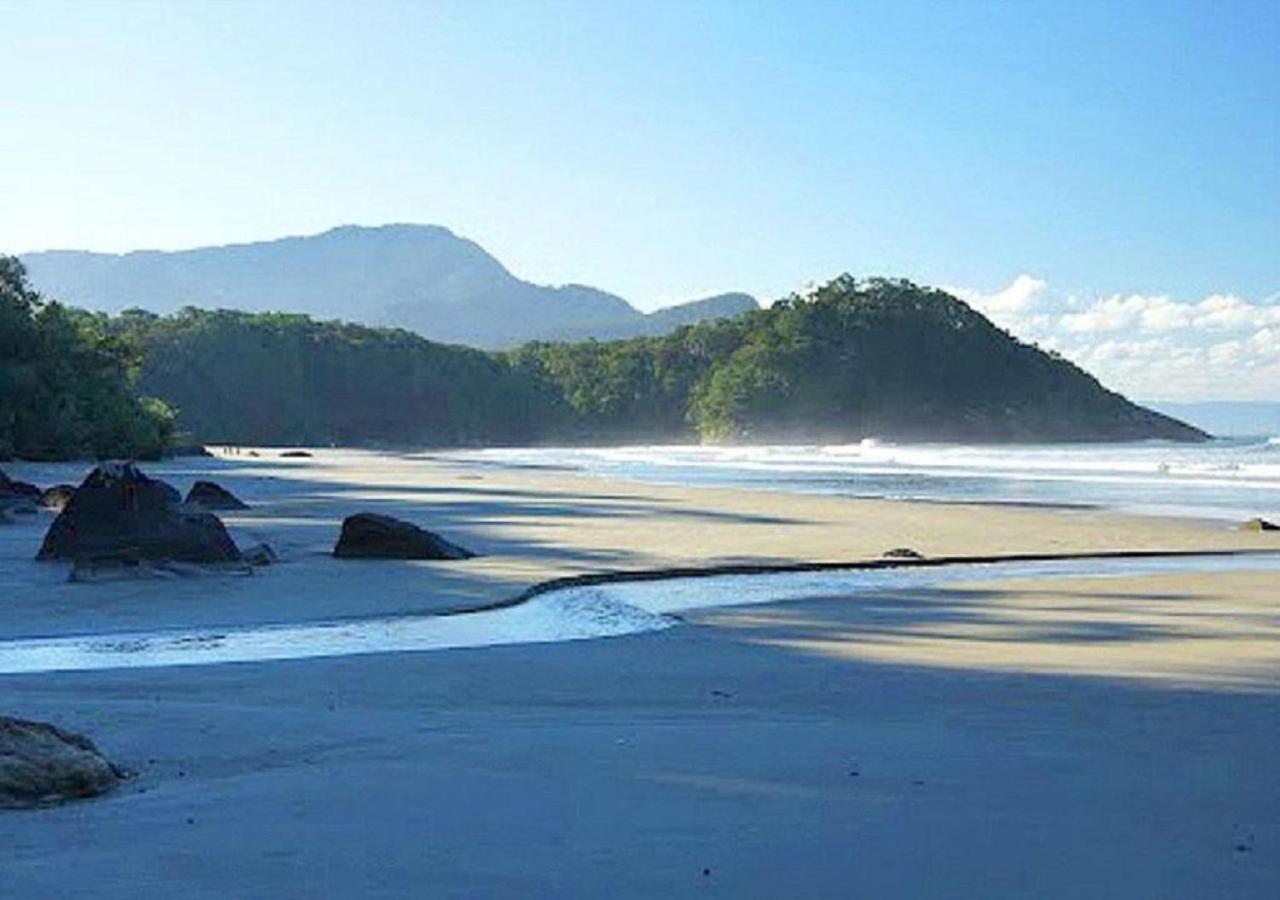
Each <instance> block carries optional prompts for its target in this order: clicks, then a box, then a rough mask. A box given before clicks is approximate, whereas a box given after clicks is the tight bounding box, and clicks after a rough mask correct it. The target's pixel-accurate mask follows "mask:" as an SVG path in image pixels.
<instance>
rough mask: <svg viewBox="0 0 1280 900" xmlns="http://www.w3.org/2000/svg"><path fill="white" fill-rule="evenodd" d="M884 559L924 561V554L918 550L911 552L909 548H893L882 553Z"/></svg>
mask: <svg viewBox="0 0 1280 900" xmlns="http://www.w3.org/2000/svg"><path fill="white" fill-rule="evenodd" d="M883 555H884V557H885V559H924V554H923V553H921V552H920V551H919V550H912V549H911V548H910V547H894V548H893V549H892V550H886V551H884V554H883Z"/></svg>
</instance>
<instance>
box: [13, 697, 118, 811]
mask: <svg viewBox="0 0 1280 900" xmlns="http://www.w3.org/2000/svg"><path fill="white" fill-rule="evenodd" d="M123 777H124V772H122V771H121V770H120V769H118V768H116V767H115V766H113V765H112V764H111V763H110V762H108V761H107V760H106V759H104V758H103V756H102V754H101V753H99V752H98V748H97V747H95V746H94V745H93V741H91V740H89V739H88V738H86V737H83V736H82V735H79V734H73V733H72V732H69V731H63V730H62V729H61V728H58V727H57V726H54V725H47V724H45V723H43V722H28V721H25V720H23V719H11V718H9V717H7V716H0V807H3V808H10V809H12V808H21V807H29V806H41V805H44V804H48V803H57V802H60V801H63V800H76V799H80V798H83V797H96V796H98V795H99V794H101V793H104V792H106V791H109V790H111V788H113V787H115V785H116V784H117V783H118V782H119V781H120V779H121V778H123Z"/></svg>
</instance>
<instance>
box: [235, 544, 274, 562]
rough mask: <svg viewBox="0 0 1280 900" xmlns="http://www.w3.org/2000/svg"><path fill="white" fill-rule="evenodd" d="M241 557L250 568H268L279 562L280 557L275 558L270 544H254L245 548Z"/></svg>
mask: <svg viewBox="0 0 1280 900" xmlns="http://www.w3.org/2000/svg"><path fill="white" fill-rule="evenodd" d="M241 555H242V556H243V557H244V561H245V562H247V563H248V564H249V565H251V566H269V565H272V564H274V563H276V562H279V561H280V557H278V556H276V551H274V550H272V549H271V545H270V544H254V545H253V546H252V547H246V548H245V549H244V550H243V551H242V552H241Z"/></svg>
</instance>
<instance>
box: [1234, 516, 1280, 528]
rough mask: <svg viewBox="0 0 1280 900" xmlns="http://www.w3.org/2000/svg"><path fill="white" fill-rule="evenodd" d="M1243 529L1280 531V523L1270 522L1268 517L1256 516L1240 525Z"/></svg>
mask: <svg viewBox="0 0 1280 900" xmlns="http://www.w3.org/2000/svg"><path fill="white" fill-rule="evenodd" d="M1240 529H1241V530H1242V531H1280V525H1277V524H1276V523H1275V522H1269V521H1267V520H1266V519H1261V518H1255V519H1249V520H1248V521H1246V522H1245V523H1244V524H1242V525H1241V526H1240Z"/></svg>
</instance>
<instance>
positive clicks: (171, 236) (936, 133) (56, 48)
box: [0, 0, 1280, 394]
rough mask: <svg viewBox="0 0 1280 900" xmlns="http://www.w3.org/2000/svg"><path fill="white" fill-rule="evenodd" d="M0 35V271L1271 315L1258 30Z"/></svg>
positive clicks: (1263, 31)
mask: <svg viewBox="0 0 1280 900" xmlns="http://www.w3.org/2000/svg"><path fill="white" fill-rule="evenodd" d="M0 16H2V18H0V21H3V22H4V29H3V33H2V34H0V79H2V80H3V81H2V83H3V84H4V85H5V86H6V88H5V90H4V91H3V92H0V249H3V250H7V251H11V252H16V251H28V250H36V249H46V248H52V247H77V248H89V249H98V250H126V249H135V248H140V247H158V248H178V247H187V246H195V245H200V244H208V243H224V242H229V241H243V240H255V239H262V238H270V237H276V236H280V235H284V234H297V233H308V232H314V231H320V230H323V229H325V228H328V227H331V226H333V225H336V224H340V223H346V222H357V223H365V224H376V223H382V222H388V221H414V222H431V223H439V224H443V225H447V226H449V227H450V228H452V229H454V230H455V231H457V232H459V233H461V234H464V235H466V236H468V237H471V238H474V239H475V240H477V241H478V242H479V243H481V244H482V245H483V246H484V247H486V248H487V249H489V250H490V251H491V252H493V253H494V254H495V255H496V256H498V258H499V259H501V260H502V261H503V262H504V263H506V264H507V265H508V266H509V267H510V268H511V269H512V270H513V271H514V272H515V273H516V274H518V275H520V276H522V277H525V278H529V279H531V280H535V281H539V282H547V283H563V282H569V281H576V282H584V283H589V284H594V285H597V286H600V287H603V288H606V289H609V290H612V291H615V292H617V293H620V294H622V295H623V296H625V297H627V298H628V299H631V300H632V301H633V302H635V303H636V304H637V305H639V306H642V307H646V308H652V307H654V306H656V305H660V304H664V303H669V302H673V301H676V300H681V299H686V298H689V297H692V296H696V295H700V294H705V293H709V292H713V291H722V290H734V289H740V290H747V291H750V292H752V293H755V294H757V295H759V296H761V297H763V298H772V297H774V296H777V295H781V294H784V293H787V292H789V291H792V290H795V289H798V288H800V287H802V286H803V285H804V284H805V283H806V282H810V281H814V280H819V279H823V278H826V277H829V276H831V275H834V274H837V273H839V272H841V271H846V270H847V271H851V272H854V273H855V274H890V275H902V276H906V277H910V278H913V279H915V280H918V281H922V282H927V283H931V284H942V285H948V286H953V287H956V288H957V289H959V290H962V291H968V292H970V294H971V295H972V296H973V297H975V298H979V297H998V296H1001V295H1002V293H1003V292H1004V291H1006V290H1009V289H1013V288H1014V287H1015V285H1016V284H1018V283H1019V282H1018V281H1017V279H1018V278H1019V277H1020V276H1022V277H1023V278H1030V279H1033V280H1034V281H1036V282H1037V283H1043V284H1044V287H1042V288H1040V289H1039V290H1038V291H1037V292H1036V295H1035V297H1034V298H1033V305H1037V306H1040V307H1043V308H1044V309H1046V310H1047V309H1050V308H1053V309H1057V310H1058V311H1059V313H1060V314H1061V315H1067V314H1069V309H1070V308H1074V309H1075V311H1076V313H1079V312H1080V309H1079V307H1080V306H1081V305H1082V304H1084V305H1091V304H1096V303H1102V302H1104V301H1106V300H1108V299H1111V298H1117V297H1119V298H1126V297H1131V296H1139V297H1143V298H1165V299H1166V300H1168V301H1169V302H1173V303H1183V304H1198V303H1202V302H1204V301H1205V300H1206V299H1209V298H1211V297H1213V296H1215V295H1220V296H1225V297H1231V298H1235V299H1238V300H1240V301H1241V302H1243V303H1245V304H1246V305H1248V306H1250V308H1251V309H1254V310H1261V311H1262V313H1264V314H1269V311H1270V310H1271V309H1273V308H1275V304H1276V294H1277V292H1278V291H1280V102H1278V101H1277V98H1280V50H1277V47H1280V3H1277V2H1275V0H1267V2H1257V3H1249V2H1226V3H1223V2H1218V3H1177V2H1158V3H1154V2H1153V3H1123V4H1121V3H1114V4H1095V3H1088V2H1070V3H1068V2H1059V3H1034V2H1022V3H976V2H942V3H807V4H806V3H797V2H792V3H785V4H783V3H750V2H734V3H674V2H643V3H623V2H595V3H532V2H505V3H483V2H470V3H460V4H455V3H425V2H422V3H367V2H366V3H359V4H354V3H349V4H348V3H323V2H314V0H313V2H308V3H253V4H237V3H230V2H219V3H210V4H198V3H181V4H180V3H169V4H159V3H136V2H135V3H111V2H105V0H100V2H93V3H81V4H58V3H49V2H38V3H36V2H16V3H15V2H10V0H0ZM975 302H977V301H976V300H975ZM995 302H997V304H998V303H999V301H995ZM1072 304H1074V307H1072ZM1187 321H1188V322H1189V323H1190V322H1192V318H1189V319H1187ZM1259 322H1261V325H1260V326H1259V327H1260V328H1261V329H1264V330H1265V329H1267V328H1270V327H1272V326H1271V323H1270V321H1269V320H1268V319H1267V316H1266V315H1263V316H1262V317H1261V318H1260V319H1259ZM1064 327H1065V326H1064ZM1188 327H1191V326H1190V325H1188ZM1275 330H1276V331H1277V335H1278V336H1277V339H1276V346H1277V354H1278V355H1277V358H1276V360H1275V361H1274V362H1275V365H1276V366H1277V368H1276V370H1275V371H1276V373H1277V374H1278V375H1280V322H1278V323H1276V325H1275ZM1167 332H1168V329H1166V333H1167ZM1076 333H1077V334H1078V333H1080V332H1076ZM1135 334H1137V332H1136V331H1133V330H1129V331H1122V335H1121V336H1125V337H1132V336H1134V335H1135ZM1204 334H1208V332H1207V331H1204V329H1201V330H1200V331H1198V332H1196V335H1195V336H1194V339H1195V340H1196V341H1201V338H1202V337H1203V335H1204ZM1256 334H1257V331H1256V330H1255V331H1254V332H1250V333H1248V334H1245V335H1244V337H1245V338H1246V339H1248V340H1252V339H1253V338H1254V337H1255V336H1256ZM1219 336H1220V335H1219ZM1210 337H1213V335H1210ZM1232 339H1235V338H1234V337H1233V338H1232ZM1205 340H1208V338H1205ZM1201 342H1202V343H1203V341H1201ZM1266 344H1267V339H1266V338H1265V337H1264V339H1262V341H1261V343H1260V346H1261V345H1266ZM1263 362H1264V363H1265V362H1266V360H1264V361H1263ZM1268 365H1269V364H1268ZM1265 371H1266V370H1264V374H1265ZM1275 384H1278V385H1280V377H1278V378H1277V381H1276V382H1275ZM1224 387H1229V385H1227V384H1224ZM1265 387H1266V385H1265V381H1263V382H1259V385H1258V390H1265ZM1131 389H1132V388H1131ZM1208 389H1210V388H1209V387H1205V388H1204V390H1208ZM1197 390H1200V389H1197ZM1249 390H1250V391H1251V392H1253V393H1257V391H1256V390H1254V389H1253V388H1250V389H1249ZM1174 393H1178V392H1177V391H1174ZM1183 393H1185V392H1183ZM1273 393H1275V394H1280V388H1276V389H1275V390H1274V391H1273Z"/></svg>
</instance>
